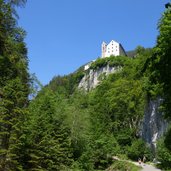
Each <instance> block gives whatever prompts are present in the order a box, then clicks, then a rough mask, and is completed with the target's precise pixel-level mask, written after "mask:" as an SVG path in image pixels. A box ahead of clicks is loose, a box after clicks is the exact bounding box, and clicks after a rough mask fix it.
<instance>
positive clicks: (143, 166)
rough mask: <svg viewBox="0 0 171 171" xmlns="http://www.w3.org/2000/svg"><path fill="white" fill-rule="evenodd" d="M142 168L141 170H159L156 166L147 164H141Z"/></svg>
mask: <svg viewBox="0 0 171 171" xmlns="http://www.w3.org/2000/svg"><path fill="white" fill-rule="evenodd" d="M141 166H142V168H143V169H142V170H141V171H161V170H160V169H157V168H156V167H154V166H152V165H149V164H141Z"/></svg>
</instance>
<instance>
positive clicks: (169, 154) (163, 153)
mask: <svg viewBox="0 0 171 171" xmlns="http://www.w3.org/2000/svg"><path fill="white" fill-rule="evenodd" d="M157 159H158V160H159V161H160V162H161V164H160V167H162V168H164V169H171V151H170V150H169V149H168V148H167V147H166V145H165V143H164V139H160V140H159V141H158V142H157Z"/></svg>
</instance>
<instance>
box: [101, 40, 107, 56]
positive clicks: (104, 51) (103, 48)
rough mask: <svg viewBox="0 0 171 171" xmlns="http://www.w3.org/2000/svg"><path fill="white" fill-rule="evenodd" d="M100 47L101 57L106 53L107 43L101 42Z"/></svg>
mask: <svg viewBox="0 0 171 171" xmlns="http://www.w3.org/2000/svg"><path fill="white" fill-rule="evenodd" d="M101 48H102V58H104V57H105V53H106V48H107V44H106V43H105V42H103V43H102V46H101Z"/></svg>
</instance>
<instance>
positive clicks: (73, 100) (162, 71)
mask: <svg viewBox="0 0 171 171" xmlns="http://www.w3.org/2000/svg"><path fill="white" fill-rule="evenodd" d="M9 2H13V3H9ZM14 2H15V3H14ZM24 2H25V1H4V0H0V73H1V75H0V115H1V119H0V170H3V171H7V170H8V171H10V170H12V171H15V170H16V171H17V170H20V171H22V170H26V171H27V170H28V171H29V170H32V171H45V170H50V171H51V170H54V171H55V170H57V171H58V170H59V171H60V170H73V171H75V170H80V171H81V170H83V171H84V170H89V171H91V170H105V169H107V168H108V169H109V168H113V169H120V170H121V169H122V170H124V169H130V168H131V169H132V168H133V166H131V165H129V164H128V165H125V164H123V162H122V161H120V162H118V161H113V156H119V157H121V158H129V159H132V160H137V159H138V158H139V157H142V156H143V155H145V156H146V158H147V160H150V159H152V157H153V156H152V155H153V154H152V153H151V151H150V149H149V147H148V146H147V145H146V144H145V142H144V141H143V140H142V139H141V138H140V135H139V126H140V122H141V120H142V118H143V114H144V108H145V104H146V102H147V99H148V98H149V97H150V98H155V97H157V96H162V97H163V98H164V101H163V104H162V106H161V110H163V111H165V114H166V117H167V118H169V119H170V118H171V117H170V116H171V111H170V109H171V102H170V101H171V99H170V94H171V89H170V87H171V86H170V85H171V78H170V75H171V73H170V72H171V68H170V67H171V63H170V60H169V57H170V54H171V53H170V52H171V9H170V8H168V9H166V11H165V13H164V15H163V17H162V18H161V20H160V22H159V31H160V34H159V36H158V38H157V45H156V47H154V48H153V49H145V48H143V47H137V49H136V53H135V54H136V55H135V56H134V57H133V58H129V57H121V56H120V57H113V56H111V57H109V58H104V59H98V60H97V61H95V62H94V63H92V65H91V67H90V69H93V70H96V69H98V68H100V67H103V66H106V65H107V64H108V65H110V66H113V67H116V66H117V67H120V68H122V69H120V70H119V72H116V73H113V74H111V75H109V76H108V77H106V78H105V79H104V80H103V81H102V82H101V84H100V85H98V86H97V88H95V89H93V90H92V91H90V92H83V91H80V90H78V83H79V82H80V80H81V78H82V77H83V76H84V74H85V73H84V71H83V68H82V67H81V68H80V69H79V70H77V71H76V72H74V73H72V74H69V75H67V76H56V77H54V78H53V79H52V81H51V82H50V83H49V84H48V85H47V86H45V87H43V88H42V90H41V91H40V92H38V94H37V96H36V97H33V98H32V99H31V100H30V101H29V99H28V96H29V94H31V93H32V92H30V90H31V89H30V84H31V83H32V82H34V80H30V76H29V74H28V71H27V64H28V63H27V48H26V46H25V43H24V41H23V39H24V36H25V32H24V31H23V30H22V29H21V28H18V26H17V24H16V19H15V17H14V14H13V11H14V7H15V6H14V4H15V5H17V6H18V5H23V3H24ZM33 87H34V86H33ZM170 132H171V131H170V130H169V131H168V132H167V134H166V136H165V137H164V138H163V139H162V140H161V141H159V143H158V149H157V155H158V159H159V160H160V161H161V166H162V167H165V168H169V167H170V166H171V164H170V163H171V146H170V139H171V133H170ZM135 169H137V168H135Z"/></svg>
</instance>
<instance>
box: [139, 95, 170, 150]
mask: <svg viewBox="0 0 171 171" xmlns="http://www.w3.org/2000/svg"><path fill="white" fill-rule="evenodd" d="M161 103H162V99H161V98H157V99H156V100H149V102H148V103H147V106H146V108H145V114H144V119H143V122H142V133H141V136H142V138H143V139H144V140H145V142H147V143H148V144H149V145H150V146H151V148H152V149H153V151H155V148H156V141H157V140H158V139H159V138H160V137H161V136H162V135H163V134H164V133H165V132H166V130H167V128H168V122H167V121H166V120H165V119H164V117H163V112H161V111H160V110H159V107H160V104H161Z"/></svg>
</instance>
